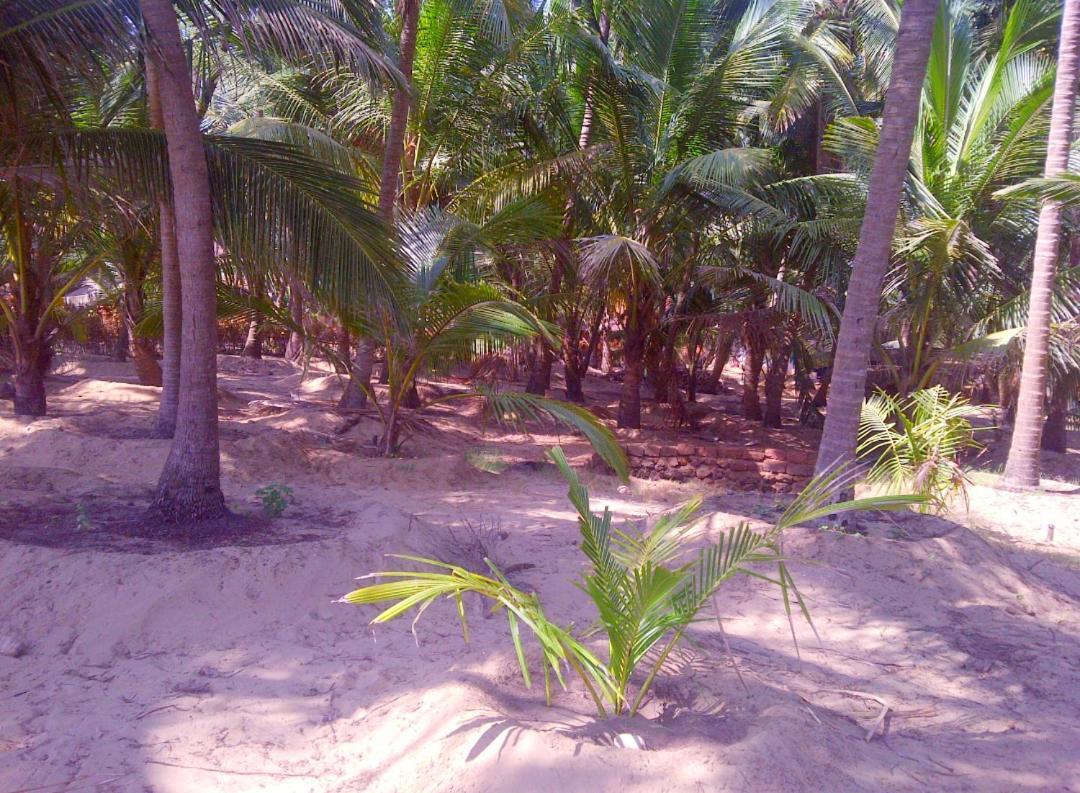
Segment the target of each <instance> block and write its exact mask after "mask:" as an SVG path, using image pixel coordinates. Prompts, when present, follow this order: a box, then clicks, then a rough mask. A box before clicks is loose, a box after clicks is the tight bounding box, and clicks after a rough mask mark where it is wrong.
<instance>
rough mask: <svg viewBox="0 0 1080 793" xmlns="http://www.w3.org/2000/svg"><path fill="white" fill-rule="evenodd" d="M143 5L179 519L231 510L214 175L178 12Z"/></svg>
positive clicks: (168, 467)
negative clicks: (172, 342)
mask: <svg viewBox="0 0 1080 793" xmlns="http://www.w3.org/2000/svg"><path fill="white" fill-rule="evenodd" d="M140 7H141V9H142V16H143V22H144V24H145V25H146V30H147V33H148V34H149V37H150V47H149V52H148V56H149V57H150V58H159V60H158V62H157V64H156V65H157V66H158V67H159V75H158V77H159V80H158V93H159V96H160V98H161V100H162V101H161V111H162V112H161V115H162V121H163V123H164V127H165V139H166V144H167V147H168V153H169V174H170V176H171V178H172V189H173V208H174V210H175V215H174V217H175V221H176V242H177V253H178V254H179V262H180V282H181V294H182V304H181V305H182V309H183V328H182V342H181V352H180V382H181V384H182V386H181V389H180V394H179V402H178V404H177V411H176V431H175V433H174V435H173V442H172V447H171V448H170V450H169V456H168V458H167V459H166V461H165V467H164V470H162V472H161V478H160V480H159V481H158V489H157V495H156V497H155V499H154V505H153V506H154V509H155V510H156V511H158V512H160V513H161V514H162V515H164V516H165V517H167V518H170V519H172V520H174V521H177V522H181V521H190V520H198V519H204V518H216V517H220V516H223V515H225V514H227V510H226V508H225V499H224V496H223V495H222V493H221V474H220V466H221V462H220V458H219V448H218V424H217V419H218V417H217V359H216V355H217V311H216V302H217V294H216V283H217V273H216V270H215V264H214V244H213V226H212V215H211V204H210V177H209V172H208V170H207V164H206V153H205V151H204V148H203V140H202V133H201V131H200V128H199V117H198V114H197V113H196V111H195V100H194V97H193V95H192V92H191V79H190V77H189V75H188V66H187V58H186V56H185V54H184V49H183V44H182V42H181V39H180V27H179V24H178V22H177V18H176V12H175V11H174V10H173V7H172V3H171V2H169V0H140Z"/></svg>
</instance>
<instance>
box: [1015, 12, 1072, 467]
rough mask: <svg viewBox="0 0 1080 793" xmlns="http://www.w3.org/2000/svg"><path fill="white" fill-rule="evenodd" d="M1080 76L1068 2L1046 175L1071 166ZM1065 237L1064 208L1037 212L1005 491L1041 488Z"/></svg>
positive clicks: (1050, 204) (1050, 206)
mask: <svg viewBox="0 0 1080 793" xmlns="http://www.w3.org/2000/svg"><path fill="white" fill-rule="evenodd" d="M1078 77H1080V0H1065V10H1064V12H1063V14H1062V18H1061V44H1060V45H1059V50H1058V63H1057V77H1056V80H1055V83H1054V104H1053V109H1052V110H1051V114H1050V137H1049V139H1048V141H1047V147H1046V176H1048V177H1052V176H1057V175H1058V174H1061V173H1063V172H1065V171H1066V170H1067V169H1068V167H1069V143H1070V141H1071V140H1072V126H1073V111H1074V108H1075V105H1076V81H1077V78H1078ZM1060 238H1061V204H1060V203H1059V202H1057V201H1046V202H1044V203H1043V205H1042V209H1041V211H1040V212H1039V231H1038V234H1037V235H1036V237H1035V256H1034V260H1033V263H1032V273H1031V303H1030V306H1029V309H1028V325H1027V334H1026V341H1025V344H1024V366H1023V369H1022V372H1021V375H1020V393H1019V395H1018V397H1017V405H1016V423H1015V424H1014V425H1013V434H1012V441H1011V443H1010V445H1009V458H1008V460H1007V461H1006V463H1005V475H1004V478H1003V480H1002V481H1003V484H1004V485H1005V486H1007V487H1038V485H1039V446H1040V443H1041V440H1042V432H1043V403H1044V402H1045V400H1046V363H1047V359H1048V357H1049V349H1050V304H1051V302H1052V298H1053V289H1054V276H1055V272H1056V269H1057V256H1058V246H1059V243H1060Z"/></svg>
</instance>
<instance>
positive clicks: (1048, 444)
mask: <svg viewBox="0 0 1080 793" xmlns="http://www.w3.org/2000/svg"><path fill="white" fill-rule="evenodd" d="M1068 421H1069V392H1068V390H1067V389H1064V388H1060V387H1059V388H1056V389H1054V396H1053V398H1052V399H1051V400H1050V408H1049V411H1048V412H1047V414H1046V424H1045V425H1043V433H1042V442H1041V444H1040V447H1041V448H1042V449H1044V450H1045V451H1048V452H1059V453H1060V454H1065V453H1066V452H1067V451H1069V428H1068Z"/></svg>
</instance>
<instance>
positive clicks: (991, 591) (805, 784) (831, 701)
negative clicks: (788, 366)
mask: <svg viewBox="0 0 1080 793" xmlns="http://www.w3.org/2000/svg"><path fill="white" fill-rule="evenodd" d="M296 376H297V375H296V374H295V373H294V374H289V375H285V376H283V377H281V378H275V377H273V376H269V375H267V376H261V375H260V376H255V375H236V376H231V375H227V376H224V377H223V378H222V381H223V387H225V388H229V389H233V390H235V391H236V392H237V393H243V394H256V395H258V398H259V399H263V400H264V401H266V402H267V403H268V404H269V403H271V402H272V403H275V404H277V403H281V405H283V407H282V408H280V409H278V408H274V410H272V411H269V410H267V411H264V412H260V411H255V410H252V411H250V412H249V411H247V410H239V411H238V412H237V413H235V414H234V413H229V414H228V420H227V421H225V422H223V427H224V428H225V430H226V434H225V436H224V440H223V444H222V449H223V458H224V467H223V471H224V475H225V487H226V494H227V497H228V499H229V501H230V504H231V505H232V506H233V508H234V509H236V510H238V511H248V512H254V511H255V510H258V509H259V502H258V500H257V499H256V497H255V490H256V489H257V488H258V487H260V486H262V485H265V484H268V483H270V482H278V483H281V484H286V485H288V486H289V487H291V488H292V489H293V491H294V495H295V501H294V503H292V504H290V506H289V507H288V509H287V510H286V513H285V515H284V516H283V517H281V518H278V519H275V520H273V521H271V525H272V527H273V531H272V532H271V531H267V533H266V535H265V537H262V538H260V536H258V535H253V536H251V537H245V538H244V544H238V545H235V546H230V545H224V546H221V547H215V548H212V549H207V550H197V551H188V550H180V549H176V548H174V547H168V546H166V545H163V544H157V545H152V544H151V545H146V544H144V545H139V546H136V545H133V546H132V547H131V549H130V550H129V549H127V548H126V547H124V546H123V545H121V544H117V543H113V544H112V545H110V546H109V547H108V548H105V547H95V542H94V538H93V537H90V538H89V539H87V538H82V539H86V540H87V541H85V542H80V543H74V542H72V543H69V544H68V545H64V544H62V543H57V544H56V546H55V547H43V545H42V544H41V543H31V542H30V541H29V539H27V538H28V537H31V535H28V534H26V530H25V527H23V533H21V534H9V535H8V536H13V537H16V539H18V541H17V542H12V541H5V540H0V594H2V597H3V602H4V606H5V608H4V609H3V610H0V692H2V693H0V699H2V703H3V707H0V790H3V791H18V790H27V789H32V790H40V791H53V790H91V789H93V790H101V791H110V792H111V793H147V791H153V792H154V793H189V792H190V791H200V793H202V792H205V793H215V792H216V791H221V792H222V793H246V792H247V791H275V793H276V792H277V791H284V793H292V791H296V792H297V793H299V792H301V791H302V792H303V793H328V792H329V793H338V792H340V793H346V791H348V792H349V793H353V792H354V791H358V790H370V791H378V793H414V791H417V790H433V791H455V793H491V792H492V791H495V792H497V793H503V792H504V791H505V793H511V791H513V792H514V793H521V792H522V791H524V792H525V793H547V792H548V791H552V790H562V791H567V792H568V793H569V792H570V791H579V790H581V791H585V790H588V791H608V792H609V793H610V792H613V791H624V790H625V791H630V792H631V793H646V792H647V793H655V792H656V791H664V790H666V791H673V792H676V793H682V792H683V791H704V790H708V791H720V790H733V791H735V790H737V791H754V792H756V791H770V792H772V791H777V792H778V793H787V792H789V791H790V792H791V793H796V792H799V793H801V792H802V791H816V790H821V791H830V793H833V792H835V793H855V792H856V791H882V790H888V791H924V790H935V791H984V790H985V791H999V790H1000V791H1032V793H1034V792H1035V791H1039V792H1040V793H1043V792H1044V791H1067V790H1076V789H1080V761H1078V760H1077V758H1076V753H1075V745H1076V739H1077V733H1076V713H1077V712H1078V711H1080V631H1078V629H1077V625H1080V524H1078V522H1077V521H1078V517H1076V516H1077V515H1078V512H1077V510H1076V508H1075V504H1074V502H1075V500H1076V499H1077V498H1078V496H1077V495H1075V493H1076V488H1075V487H1069V486H1064V485H1063V486H1062V489H1061V490H1060V491H1059V492H1055V493H1049V494H1047V493H1041V494H1030V495H1024V496H1023V497H1017V496H1015V494H1012V495H1008V496H1006V495H1003V494H998V493H997V491H991V490H989V489H987V488H983V487H981V486H976V487H974V488H973V490H972V508H971V511H970V513H960V514H956V515H952V516H950V517H945V518H935V519H929V518H924V517H921V516H909V517H895V516H894V517H888V518H881V519H877V520H874V521H870V522H869V523H868V524H867V529H868V535H867V536H848V535H842V534H836V533H832V532H823V531H821V530H818V529H797V530H793V531H792V532H790V534H789V535H788V538H787V539H786V540H785V555H786V556H787V557H788V558H789V560H790V564H791V569H792V572H793V574H794V576H795V578H796V580H797V581H798V583H799V585H800V587H801V589H802V591H803V593H804V594H805V596H806V598H807V600H808V603H809V606H810V609H811V612H812V614H813V618H814V622H815V625H816V627H817V630H818V631H819V632H820V634H821V637H822V641H821V643H820V644H819V643H818V642H816V641H815V640H814V639H813V636H812V633H811V631H810V630H809V629H808V628H807V627H806V626H805V625H804V624H801V623H799V624H797V626H796V628H797V631H798V635H799V640H800V644H799V652H798V653H797V652H796V650H795V647H794V646H793V644H792V641H791V637H790V628H789V625H788V622H787V620H786V619H785V617H784V610H783V604H782V602H781V600H780V597H779V595H778V593H777V592H776V590H775V588H773V587H772V586H770V585H768V584H767V583H765V582H762V581H758V580H755V579H751V578H745V577H744V578H740V579H736V580H735V581H733V582H732V583H731V584H729V585H727V586H725V588H724V589H723V590H722V592H721V594H720V597H719V598H718V601H717V603H718V608H719V610H720V616H721V617H722V618H723V620H724V623H723V624H724V635H722V634H721V632H720V630H719V629H718V628H717V625H716V623H715V622H714V621H712V615H711V614H709V615H706V616H707V617H708V619H706V620H704V621H702V622H701V623H699V624H697V625H695V626H694V627H693V628H692V630H691V631H690V634H689V636H688V641H687V642H686V644H685V645H683V646H682V647H681V648H680V649H679V650H677V651H676V652H675V653H673V654H672V655H671V656H670V657H669V659H668V661H667V663H666V664H665V667H664V670H663V672H662V674H661V675H660V677H659V678H658V681H657V685H656V687H655V689H654V696H653V697H652V698H651V699H650V701H649V703H648V704H647V707H646V709H645V713H644V717H643V718H640V719H637V720H634V721H627V720H616V721H601V720H597V719H596V718H595V717H594V714H593V710H592V707H591V704H590V701H589V699H588V697H587V695H586V694H585V692H584V691H582V689H581V687H580V686H578V685H573V686H571V689H570V690H569V691H568V692H561V691H556V694H555V701H554V705H553V707H550V708H549V707H546V706H545V705H544V701H543V700H544V697H543V692H542V690H541V688H540V687H538V686H537V687H534V688H533V689H532V690H529V689H526V688H525V687H524V685H523V684H522V681H521V677H520V675H519V673H518V671H517V667H516V660H515V657H514V651H513V648H512V644H511V642H510V640H509V638H508V635H507V628H506V623H505V619H504V618H503V617H502V616H501V615H492V614H490V612H489V611H488V610H487V609H486V608H484V607H483V606H482V605H480V604H477V603H472V602H470V603H468V604H467V606H466V609H467V613H468V615H469V619H470V637H471V642H470V643H469V644H465V643H464V642H463V641H462V638H461V629H460V626H459V625H458V623H457V618H456V613H455V610H454V607H453V605H452V604H451V603H444V602H439V603H436V604H435V605H433V606H432V608H431V609H430V610H429V611H428V612H427V613H426V614H425V616H424V617H423V619H422V620H421V621H420V623H419V624H418V625H417V628H416V633H415V635H414V634H413V632H412V631H411V630H410V625H409V623H408V620H405V621H402V622H398V623H392V624H390V625H385V626H379V627H377V628H376V629H374V630H372V629H371V628H369V627H368V625H367V621H368V620H369V619H370V618H371V617H372V616H373V614H374V613H375V612H374V611H373V610H371V609H360V608H357V607H352V606H346V605H343V604H339V603H335V602H334V601H335V600H336V599H337V598H338V597H339V596H340V595H342V594H343V593H344V592H346V591H348V590H349V589H350V588H352V587H353V586H354V585H355V583H354V580H353V579H354V578H355V577H356V576H358V575H362V574H365V573H368V572H371V571H376V570H379V569H386V567H387V565H390V564H396V563H395V562H392V561H389V560H388V559H387V558H386V554H389V553H395V552H402V551H405V552H413V553H421V554H425V555H436V556H440V557H443V558H449V560H450V561H456V562H460V563H464V564H472V565H474V566H475V565H476V564H477V561H476V560H477V559H478V558H483V557H485V556H487V557H490V558H495V559H498V560H499V562H500V564H502V565H504V566H505V567H506V568H507V569H512V570H513V571H514V572H513V576H514V581H515V583H516V584H518V585H519V586H521V587H522V588H524V589H526V590H530V591H535V592H537V593H538V595H539V596H540V597H541V599H542V601H543V603H544V606H545V609H546V610H547V612H548V614H549V615H551V616H552V617H554V618H557V619H559V620H560V621H564V622H568V623H569V622H573V623H574V624H576V625H578V626H587V625H589V624H591V623H592V622H593V620H594V619H595V614H594V612H593V611H592V609H591V608H590V606H589V605H588V603H587V601H586V600H585V598H584V597H583V595H582V593H581V592H580V591H578V590H577V589H576V588H575V587H574V585H573V582H574V581H575V579H576V578H577V577H578V575H579V572H580V570H581V567H582V557H581V554H580V552H579V550H578V547H577V544H578V542H579V541H580V537H579V535H578V532H577V528H576V525H575V522H574V519H573V514H572V512H571V509H570V507H569V505H568V503H567V501H566V494H565V484H564V483H562V482H561V481H560V480H559V479H558V478H557V476H556V475H555V474H553V472H552V471H551V470H550V467H547V466H538V465H521V466H516V467H515V466H508V467H507V468H505V469H503V472H502V473H500V474H494V473H488V472H484V471H480V470H477V469H476V468H475V467H473V466H472V465H470V464H469V463H468V462H467V460H466V456H465V453H466V451H467V450H469V449H477V448H482V449H484V450H487V451H489V452H490V453H492V454H498V455H502V456H504V457H506V458H507V459H514V460H520V461H521V462H523V463H534V462H536V460H537V459H539V458H538V456H537V455H536V454H534V452H535V451H536V450H537V448H538V446H537V444H538V443H553V442H555V441H556V440H557V438H556V436H539V435H538V436H536V437H535V438H533V439H532V440H530V439H529V438H527V437H525V436H518V435H511V434H502V435H499V434H489V435H488V436H487V437H485V438H483V439H480V436H479V433H478V431H477V430H475V429H474V428H469V427H467V426H462V425H460V424H457V425H455V424H453V422H451V421H450V420H449V419H448V418H446V417H442V416H438V415H433V416H429V418H428V420H429V423H430V424H431V426H432V427H434V431H433V432H432V434H430V435H424V436H416V437H415V438H413V439H412V440H411V441H410V445H409V446H408V447H407V450H408V453H409V454H411V455H413V456H411V457H408V456H407V457H401V458H396V459H385V458H378V457H370V456H367V455H366V454H365V453H364V452H363V451H362V449H361V447H362V445H363V441H364V437H365V436H366V435H367V434H373V432H374V430H376V429H377V423H376V422H375V420H374V419H373V418H372V419H364V421H362V422H361V423H360V424H358V425H357V426H355V427H354V428H353V429H351V430H349V431H347V432H344V433H337V432H335V431H334V428H335V427H337V426H340V424H341V422H342V417H340V416H336V415H335V414H334V413H333V411H331V410H317V409H314V408H312V407H311V406H308V405H303V404H301V405H294V404H293V403H292V402H291V400H290V397H289V389H290V388H292V387H294V386H290V385H287V384H286V383H287V381H291V380H292V378H294V377H296ZM119 388H120V384H117V383H111V384H109V385H103V384H102V382H101V381H87V382H85V383H81V384H72V385H70V386H66V387H65V388H63V389H62V390H61V392H60V393H58V394H57V397H56V400H55V407H56V409H57V412H58V415H59V417H58V418H47V419H44V420H38V421H33V422H21V421H14V420H12V419H10V418H8V417H6V416H3V415H0V477H2V479H0V482H2V487H3V489H2V493H0V497H2V499H3V500H4V504H5V505H9V506H11V507H12V508H11V509H9V514H14V513H15V511H16V510H15V507H17V508H18V510H19V511H18V514H19V515H21V516H27V518H26V520H27V522H32V518H33V514H34V513H33V508H34V505H35V504H36V503H38V502H41V503H42V504H43V505H56V504H60V503H61V502H63V504H64V505H70V504H73V503H75V502H81V501H83V500H84V499H87V498H88V496H90V495H93V496H94V497H95V498H98V499H108V500H110V503H111V504H112V505H113V507H117V508H120V509H122V508H123V507H124V506H125V505H128V504H130V506H131V507H132V508H136V509H137V508H138V507H139V505H140V504H142V503H144V500H145V498H146V495H147V493H148V492H149V488H150V487H152V485H153V483H154V481H155V479H156V477H157V475H158V472H159V471H160V468H161V464H162V462H163V460H164V456H165V454H166V452H167V450H168V442H167V441H156V440H153V439H143V438H139V437H137V435H135V436H130V437H129V436H125V435H124V434H123V432H121V431H119V430H117V431H113V430H112V429H111V426H112V425H123V426H126V425H124V422H127V423H128V424H130V425H131V426H134V427H138V426H141V424H140V423H139V422H146V421H149V420H150V418H152V412H151V411H149V410H148V408H147V406H145V405H144V404H143V403H142V402H141V401H140V400H136V399H132V400H130V401H128V402H124V401H123V400H122V397H123V395H124V393H125V392H124V391H122V390H119ZM250 401H251V400H249V402H250ZM5 409H6V408H5ZM563 440H565V438H564V439H563ZM526 450H529V451H526ZM572 452H573V454H572V455H571V456H572V458H573V459H575V460H579V461H584V460H587V459H588V452H587V451H586V450H585V449H584V448H583V447H581V445H580V444H578V446H577V447H575V448H574V449H572ZM583 475H584V477H585V479H586V481H588V482H589V483H590V487H591V489H592V492H593V496H594V504H595V506H596V507H598V508H599V507H602V506H604V505H610V506H611V507H612V508H613V509H614V510H615V512H616V515H617V516H618V519H619V520H620V521H621V520H622V519H623V518H643V517H644V516H646V515H647V514H652V515H655V514H656V513H658V512H659V511H662V510H663V509H666V508H669V507H670V506H672V505H673V503H675V502H676V501H677V500H681V499H682V498H684V497H685V496H687V495H689V494H690V492H691V491H692V488H690V487H689V486H686V485H684V486H668V485H665V484H664V483H657V482H648V483H642V482H634V483H632V484H631V486H630V487H628V488H620V486H619V483H618V482H616V481H615V480H614V479H612V478H610V477H607V476H604V475H601V474H598V473H595V472H591V471H586V472H585V473H584V474H583ZM125 499H130V501H127V500H125ZM86 503H93V504H97V503H99V502H91V501H89V500H87V501H86ZM102 503H103V502H102ZM708 504H709V509H710V512H711V513H712V514H710V515H709V517H708V520H707V521H706V522H705V528H706V530H708V531H711V532H719V531H723V530H724V528H725V527H727V526H729V525H731V524H733V523H734V522H736V521H739V520H742V519H750V520H760V519H763V518H765V517H767V516H768V515H770V514H771V513H773V512H775V509H776V506H777V504H776V503H775V502H774V501H773V500H772V499H765V498H764V497H762V496H758V495H735V496H728V495H716V494H713V495H712V497H711V498H710V499H709V501H708ZM42 514H44V511H43V512H42ZM71 517H72V521H73V522H74V521H75V512H74V511H72V512H71ZM91 517H92V516H91ZM1050 522H1053V523H1054V524H1055V535H1054V539H1053V542H1049V541H1048V540H1047V537H1046V526H1047V524H1048V523H1050ZM965 524H967V525H965ZM469 525H471V526H473V527H474V528H475V529H476V533H475V536H474V535H472V534H469V533H468V529H467V528H466V527H467V526H469ZM969 526H973V527H975V528H974V529H973V528H969ZM83 530H84V531H86V532H87V533H89V534H91V535H92V534H93V532H94V531H96V529H95V528H94V527H92V526H91V527H88V528H85V529H83ZM72 531H74V528H73V529H72ZM477 538H479V539H478V541H474V540H477ZM478 542H479V544H478ZM452 557H461V558H452ZM725 636H726V640H727V641H726V642H725ZM592 641H593V642H594V645H593V646H594V648H595V650H596V652H597V653H600V654H603V653H604V648H603V646H602V644H601V643H600V642H599V641H598V640H597V639H595V638H594V639H593V640H592ZM527 646H528V653H529V654H530V656H535V653H536V652H537V650H536V648H535V647H534V646H532V644H531V642H527ZM728 646H730V648H731V650H732V651H733V658H732V656H731V655H729V654H728V651H727V647H728ZM733 659H734V662H736V663H737V666H738V671H739V674H736V670H735V668H734V666H733ZM740 675H741V681H742V682H740ZM620 732H632V733H635V734H637V735H638V736H640V737H641V738H642V739H643V741H644V743H645V746H646V747H647V748H646V750H644V751H638V750H631V749H624V748H617V747H616V746H615V745H613V738H614V736H615V734H617V733H620Z"/></svg>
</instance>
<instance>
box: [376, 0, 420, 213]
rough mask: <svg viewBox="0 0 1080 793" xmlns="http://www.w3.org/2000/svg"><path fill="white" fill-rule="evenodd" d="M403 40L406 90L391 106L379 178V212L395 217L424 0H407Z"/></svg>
mask: <svg viewBox="0 0 1080 793" xmlns="http://www.w3.org/2000/svg"><path fill="white" fill-rule="evenodd" d="M399 12H400V14H401V40H400V43H399V46H398V53H399V55H398V64H397V66H398V71H399V72H401V75H402V77H404V78H405V87H406V88H405V90H401V89H397V90H395V91H394V96H393V99H392V100H391V106H390V127H389V128H388V130H387V132H386V151H385V153H384V154H383V164H382V175H381V177H380V180H379V214H380V215H382V217H383V218H393V216H394V202H395V201H396V200H397V194H398V177H399V176H400V173H401V156H402V154H403V152H404V150H405V128H406V126H407V124H408V122H409V103H410V102H411V101H412V99H411V97H410V95H409V94H410V92H411V90H412V73H413V59H414V58H415V56H416V31H417V27H418V26H419V22H420V0H403V2H402V3H401V4H400V6H399Z"/></svg>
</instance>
